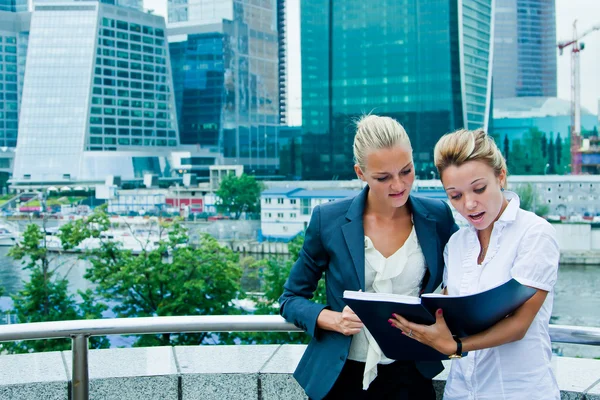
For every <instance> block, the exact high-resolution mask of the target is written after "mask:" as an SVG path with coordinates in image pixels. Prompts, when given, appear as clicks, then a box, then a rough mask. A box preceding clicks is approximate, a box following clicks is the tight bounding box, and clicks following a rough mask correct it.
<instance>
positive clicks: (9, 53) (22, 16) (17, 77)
mask: <svg viewBox="0 0 600 400" xmlns="http://www.w3.org/2000/svg"><path fill="white" fill-rule="evenodd" d="M29 22H30V14H29V13H15V12H1V11H0V147H13V148H14V147H16V146H17V136H18V123H19V111H20V107H21V94H22V91H23V77H24V75H25V57H26V55H27V43H28V37H29V33H28V31H29Z"/></svg>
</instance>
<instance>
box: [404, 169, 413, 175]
mask: <svg viewBox="0 0 600 400" xmlns="http://www.w3.org/2000/svg"><path fill="white" fill-rule="evenodd" d="M411 172H412V169H405V170H404V171H402V175H408V174H410V173H411Z"/></svg>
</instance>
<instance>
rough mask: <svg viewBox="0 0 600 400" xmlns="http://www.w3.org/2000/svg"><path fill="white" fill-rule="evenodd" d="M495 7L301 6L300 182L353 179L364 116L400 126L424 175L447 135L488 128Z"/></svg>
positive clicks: (350, 0) (402, 0)
mask: <svg viewBox="0 0 600 400" xmlns="http://www.w3.org/2000/svg"><path fill="white" fill-rule="evenodd" d="M492 4H493V2H492V1H491V0H463V1H458V0H436V1H419V2H414V1H409V0H384V1H381V2H377V4H376V5H374V4H372V3H369V2H365V1H359V0H347V1H343V2H334V1H333V0H319V1H310V2H309V1H303V2H301V4H300V8H301V13H300V15H301V25H300V29H301V43H302V48H301V53H302V54H301V60H302V127H303V137H302V146H303V149H302V153H301V154H302V178H303V179H350V178H352V177H353V176H354V171H353V168H352V166H353V164H354V162H353V156H352V141H353V136H354V133H355V126H354V122H355V121H356V119H358V118H359V117H360V116H362V115H364V114H367V113H374V114H378V115H387V116H390V117H393V118H395V119H397V120H398V121H399V122H400V123H401V124H402V125H403V126H404V127H405V128H406V130H407V132H408V134H409V136H410V138H411V141H412V145H413V150H414V161H415V169H416V171H417V174H418V175H420V176H422V177H427V176H429V177H431V175H430V174H431V173H434V171H435V168H434V165H433V156H432V149H433V147H434V145H435V143H436V142H437V140H438V139H439V138H440V137H441V136H442V135H443V134H444V133H447V132H449V131H452V130H455V129H458V128H463V127H467V128H477V127H484V128H485V127H487V124H488V115H489V112H490V109H489V102H490V87H491V76H490V70H491V57H492V53H491V52H492V48H491V43H492V42H491V40H492V37H491V35H492V30H491V23H492Z"/></svg>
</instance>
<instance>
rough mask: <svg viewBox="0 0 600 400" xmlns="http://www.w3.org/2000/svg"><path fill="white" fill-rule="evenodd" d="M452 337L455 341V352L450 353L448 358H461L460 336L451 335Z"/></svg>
mask: <svg viewBox="0 0 600 400" xmlns="http://www.w3.org/2000/svg"><path fill="white" fill-rule="evenodd" d="M452 339H454V341H455V342H456V353H454V354H450V355H449V356H448V357H449V358H462V342H461V341H460V338H459V337H458V336H456V335H452Z"/></svg>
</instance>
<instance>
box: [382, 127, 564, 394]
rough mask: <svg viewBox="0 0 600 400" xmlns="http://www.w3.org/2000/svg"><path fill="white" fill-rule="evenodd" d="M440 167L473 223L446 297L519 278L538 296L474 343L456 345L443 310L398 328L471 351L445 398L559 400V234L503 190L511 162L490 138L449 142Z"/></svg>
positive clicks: (448, 278) (454, 250) (461, 136)
mask: <svg viewBox="0 0 600 400" xmlns="http://www.w3.org/2000/svg"><path fill="white" fill-rule="evenodd" d="M434 158H435V164H436V167H437V168H438V171H439V173H440V177H441V180H442V183H443V185H444V189H445V190H446V193H447V195H448V198H449V199H450V202H451V203H452V205H453V206H454V208H455V209H456V210H457V211H458V212H459V213H460V214H461V215H462V216H463V217H464V218H465V219H466V220H467V221H468V222H469V227H466V228H462V229H461V230H459V231H458V232H456V233H455V234H454V235H453V236H452V237H451V238H450V240H449V241H448V244H447V245H446V248H445V251H444V258H445V265H446V268H445V271H444V284H445V289H444V292H445V293H447V294H449V295H468V294H473V293H478V292H481V291H484V290H487V289H490V288H492V287H494V286H498V285H499V284H502V283H504V282H506V281H508V280H510V279H511V278H514V279H516V280H517V281H519V282H520V283H522V284H524V285H527V286H530V287H533V288H536V289H537V292H536V293H535V294H534V295H533V297H532V298H531V299H530V300H528V301H527V302H526V303H525V304H523V305H522V306H521V307H520V308H519V309H517V310H516V311H515V312H514V313H513V314H511V315H509V316H508V317H506V318H505V319H503V320H502V321H500V322H498V323H497V324H496V325H494V326H493V327H491V328H490V329H488V330H486V331H484V332H481V333H479V334H476V335H472V336H469V337H462V338H457V337H453V336H452V334H451V333H450V331H449V330H448V327H447V326H446V323H445V321H444V318H443V311H442V310H438V311H437V315H436V318H437V321H436V323H435V324H434V325H431V326H425V325H418V324H413V323H411V322H409V321H407V320H405V319H404V318H402V317H401V316H396V317H395V318H393V319H391V320H390V321H391V323H392V324H393V325H395V326H396V327H398V328H399V329H401V330H402V331H403V333H404V334H406V335H408V336H410V337H412V338H414V339H415V340H418V341H420V342H422V343H425V344H427V345H429V346H431V347H433V348H435V349H437V350H438V351H440V352H442V353H444V354H448V355H449V356H455V357H458V356H460V354H461V353H462V352H469V355H468V356H467V357H465V358H455V359H454V361H453V362H452V367H451V370H450V375H449V377H448V380H447V382H446V389H445V392H444V399H447V400H453V399H486V400H487V399H490V400H491V399H493V400H498V399H504V400H509V399H510V400H516V399H525V398H527V399H540V400H542V399H543V400H548V399H560V391H559V389H558V385H557V383H556V379H555V377H554V374H553V372H552V369H551V364H550V363H551V357H552V350H551V346H550V336H549V333H548V325H549V321H550V315H551V312H552V302H553V297H554V291H553V287H554V284H555V283H556V278H557V272H558V261H559V247H558V244H557V241H556V238H555V236H556V234H555V231H554V228H552V226H551V225H550V224H549V223H548V222H547V221H546V220H544V219H542V218H540V217H538V216H537V215H535V214H533V213H531V212H529V211H525V210H523V209H521V208H520V207H519V197H518V196H517V195H516V194H514V193H512V192H508V191H504V189H503V188H504V187H505V185H506V174H507V172H506V162H505V160H504V158H503V156H502V154H501V153H500V151H499V149H498V147H497V146H496V144H495V143H494V141H493V139H492V138H491V137H489V136H488V135H487V134H486V133H485V132H484V131H483V130H476V131H467V130H460V131H457V132H454V133H451V134H447V135H445V136H443V137H442V138H441V139H440V140H439V142H438V143H437V145H436V147H435V156H434ZM461 350H462V351H461Z"/></svg>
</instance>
